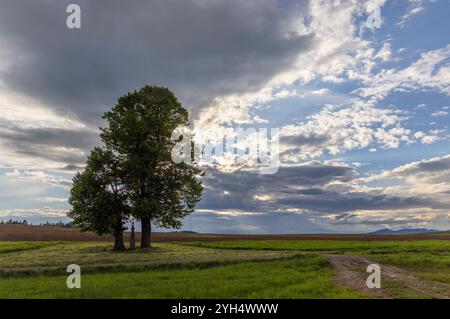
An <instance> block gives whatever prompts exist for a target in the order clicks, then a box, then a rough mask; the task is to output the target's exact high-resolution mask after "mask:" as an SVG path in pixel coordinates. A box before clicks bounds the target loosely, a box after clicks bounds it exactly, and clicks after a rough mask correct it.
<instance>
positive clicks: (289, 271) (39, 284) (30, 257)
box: [0, 240, 450, 298]
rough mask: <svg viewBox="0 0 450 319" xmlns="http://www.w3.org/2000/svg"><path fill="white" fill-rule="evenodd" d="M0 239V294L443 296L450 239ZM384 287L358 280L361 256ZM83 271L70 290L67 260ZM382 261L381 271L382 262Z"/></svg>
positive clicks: (447, 287) (449, 276) (447, 289)
mask: <svg viewBox="0 0 450 319" xmlns="http://www.w3.org/2000/svg"><path fill="white" fill-rule="evenodd" d="M110 248H111V243H110V242H67V241H42V242H40V241H33V242H0V298H446V297H448V294H449V293H450V241H448V240H414V241H411V240H408V241H403V240H401V241H358V240H354V241H348V240H292V241H286V240H254V241H251V240H246V241H244V240H239V241H229V240H228V241H217V242H212V241H192V242H179V243H157V244H155V245H154V247H153V248H152V249H149V250H134V251H126V252H122V253H113V252H111V250H110ZM369 261H370V262H376V263H381V264H382V276H383V277H382V289H380V290H377V291H368V290H367V289H364V287H362V286H361V285H362V284H365V278H366V277H367V276H368V274H367V273H366V272H365V271H366V269H365V266H366V265H365V263H366V262H369ZM69 264H78V265H80V266H81V269H82V287H81V289H68V288H67V286H66V278H67V275H68V274H66V267H67V265H69ZM384 269H385V270H384Z"/></svg>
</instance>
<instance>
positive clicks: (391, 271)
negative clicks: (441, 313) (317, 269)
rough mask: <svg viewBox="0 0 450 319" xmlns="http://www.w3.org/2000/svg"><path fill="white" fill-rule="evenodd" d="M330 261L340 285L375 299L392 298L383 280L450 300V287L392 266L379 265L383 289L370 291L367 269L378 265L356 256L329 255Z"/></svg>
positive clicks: (416, 291) (415, 291)
mask: <svg viewBox="0 0 450 319" xmlns="http://www.w3.org/2000/svg"><path fill="white" fill-rule="evenodd" d="M327 257H328V260H329V262H330V264H331V265H332V266H333V268H334V269H335V270H336V273H337V274H336V282H337V283H338V284H341V285H344V286H347V287H350V288H353V289H356V290H357V291H359V292H361V293H363V294H367V295H369V296H372V297H375V298H392V297H393V296H391V295H389V293H388V292H387V291H386V290H384V289H383V279H387V280H392V281H395V282H396V283H400V284H401V287H402V288H400V289H403V290H405V291H408V290H409V291H412V292H414V293H417V294H420V295H427V296H429V297H432V298H438V299H450V285H448V284H444V283H438V282H424V281H422V280H420V279H418V278H417V277H416V276H414V275H413V274H412V273H411V272H410V271H408V270H406V269H402V268H398V267H395V266H391V265H385V264H379V263H378V264H379V265H380V268H381V277H382V280H381V288H380V289H369V288H368V287H367V285H366V280H367V277H368V276H369V273H367V272H366V268H367V266H368V265H370V264H377V263H376V262H372V261H370V260H368V259H366V258H364V257H361V256H355V255H328V256H327Z"/></svg>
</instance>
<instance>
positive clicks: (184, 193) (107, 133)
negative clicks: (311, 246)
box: [101, 86, 203, 247]
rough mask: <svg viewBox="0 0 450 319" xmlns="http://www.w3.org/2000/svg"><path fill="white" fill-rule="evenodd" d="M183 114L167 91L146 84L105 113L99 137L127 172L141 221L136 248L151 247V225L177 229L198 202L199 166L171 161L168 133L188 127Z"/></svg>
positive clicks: (134, 208) (136, 210) (199, 189)
mask: <svg viewBox="0 0 450 319" xmlns="http://www.w3.org/2000/svg"><path fill="white" fill-rule="evenodd" d="M188 115H189V114H188V111H187V110H186V109H185V108H184V107H182V105H181V104H180V103H179V102H178V100H177V99H176V97H175V96H174V94H173V93H172V92H171V91H170V90H168V89H166V88H161V87H154V86H145V87H144V88H142V89H140V90H139V91H134V92H132V93H129V94H127V95H125V96H123V97H121V98H119V100H118V103H117V105H116V106H115V107H114V108H113V109H112V110H111V111H110V112H107V113H106V114H105V116H104V118H105V119H106V120H107V123H108V125H107V127H105V128H103V129H102V133H101V137H102V140H103V142H104V143H105V144H106V147H107V148H108V149H110V150H111V151H112V152H113V153H114V154H115V156H116V157H117V158H118V159H119V161H120V163H121V165H122V167H123V169H124V171H125V172H126V174H124V179H123V181H124V185H125V188H126V189H127V190H128V193H129V195H130V200H131V202H132V203H133V215H134V216H135V217H137V218H139V219H140V220H141V224H142V225H141V226H142V239H141V247H148V246H149V245H150V227H151V223H153V224H156V225H158V226H161V227H172V228H179V227H181V219H182V218H183V217H185V216H186V215H188V214H190V213H191V212H192V211H193V209H194V207H195V204H196V203H197V202H198V201H199V200H200V196H201V192H202V190H203V188H202V186H201V182H200V181H199V179H198V176H199V175H200V174H201V171H200V169H199V168H198V167H197V166H195V165H194V164H192V163H179V164H176V163H174V162H173V161H172V159H171V150H172V147H173V146H174V144H175V143H176V141H173V140H172V139H171V136H172V132H173V131H174V130H175V129H176V128H177V127H179V126H186V125H188Z"/></svg>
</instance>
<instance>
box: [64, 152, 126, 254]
mask: <svg viewBox="0 0 450 319" xmlns="http://www.w3.org/2000/svg"><path fill="white" fill-rule="evenodd" d="M69 203H70V204H71V205H72V210H71V211H70V212H69V214H68V216H69V217H71V218H72V219H73V224H74V225H76V226H78V227H80V228H81V230H82V231H93V232H95V233H97V234H99V235H103V234H111V235H113V236H114V238H115V243H114V250H124V249H125V245H124V243H123V231H124V229H125V228H124V222H125V220H126V217H127V216H128V214H129V213H130V211H131V208H130V206H129V204H128V196H127V192H126V190H125V189H124V188H123V184H122V171H121V169H120V166H119V162H118V161H117V159H116V158H114V155H113V153H112V152H111V151H108V150H104V149H102V148H95V149H94V150H93V151H92V152H91V154H90V156H89V158H88V161H87V165H86V168H85V170H84V172H82V173H78V174H77V175H76V176H75V177H74V179H73V187H72V190H71V196H70V198H69Z"/></svg>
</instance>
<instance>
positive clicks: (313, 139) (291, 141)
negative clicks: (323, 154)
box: [280, 133, 330, 146]
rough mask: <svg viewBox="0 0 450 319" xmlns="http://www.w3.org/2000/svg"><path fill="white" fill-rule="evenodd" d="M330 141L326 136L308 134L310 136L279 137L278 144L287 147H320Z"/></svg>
mask: <svg viewBox="0 0 450 319" xmlns="http://www.w3.org/2000/svg"><path fill="white" fill-rule="evenodd" d="M329 140H330V136H328V135H325V134H323V135H319V134H314V133H312V134H310V135H288V136H282V137H280V143H282V144H285V145H289V146H304V145H312V146H320V145H324V144H326V142H328V141H329Z"/></svg>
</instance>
